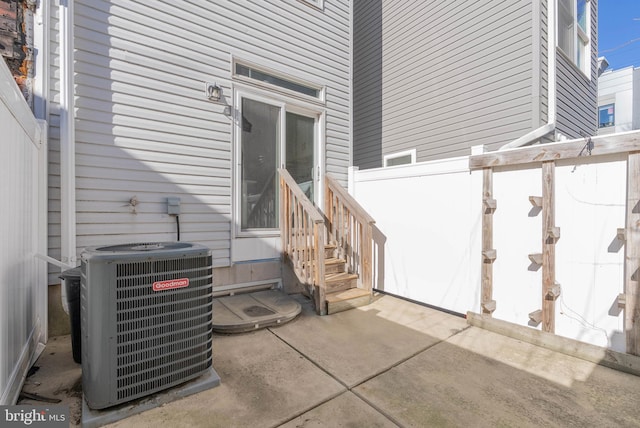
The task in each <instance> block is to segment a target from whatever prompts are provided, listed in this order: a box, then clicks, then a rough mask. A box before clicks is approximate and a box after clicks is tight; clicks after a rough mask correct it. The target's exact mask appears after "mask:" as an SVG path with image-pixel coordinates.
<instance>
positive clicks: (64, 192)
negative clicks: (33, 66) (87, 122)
mask: <svg viewBox="0 0 640 428" xmlns="http://www.w3.org/2000/svg"><path fill="white" fill-rule="evenodd" d="M58 12H59V13H58V16H59V19H60V21H59V26H60V32H59V44H60V203H61V204H60V215H61V220H60V229H61V231H60V239H61V245H60V252H61V259H62V262H63V263H64V264H66V265H72V266H75V265H76V264H77V260H76V163H75V152H76V150H75V126H74V116H75V115H74V108H75V105H74V77H73V75H74V69H73V0H60V6H59V9H58ZM61 294H62V307H63V308H64V309H65V311H68V305H67V299H66V292H65V289H64V287H62V290H61Z"/></svg>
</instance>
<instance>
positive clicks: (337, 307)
mask: <svg viewBox="0 0 640 428" xmlns="http://www.w3.org/2000/svg"><path fill="white" fill-rule="evenodd" d="M324 248H325V259H324V273H325V275H324V278H325V288H326V290H327V291H326V295H325V299H326V301H327V315H330V314H334V313H336V312H341V311H346V310H347V309H351V308H357V307H359V306H365V305H368V304H369V303H371V291H370V290H365V289H362V288H358V278H359V277H358V274H356V273H350V272H348V271H347V262H346V260H344V259H342V258H339V257H336V253H337V248H336V247H335V246H334V245H325V247H324Z"/></svg>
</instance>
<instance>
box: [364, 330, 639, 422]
mask: <svg viewBox="0 0 640 428" xmlns="http://www.w3.org/2000/svg"><path fill="white" fill-rule="evenodd" d="M490 349H491V350H492V351H487V350H490ZM544 351H545V350H542V349H541V348H538V347H535V346H533V345H530V344H527V343H524V342H520V341H517V340H514V339H510V338H507V337H504V336H500V335H496V334H494V333H491V332H487V331H484V330H480V329H477V328H475V327H474V328H471V329H467V330H465V331H464V332H462V333H460V334H458V335H456V336H454V337H452V338H450V339H449V340H447V341H446V342H442V343H439V344H437V345H435V346H433V347H431V348H429V349H428V350H426V351H425V352H422V353H421V354H420V355H417V356H415V357H414V358H412V359H410V360H408V361H406V362H404V363H403V364H400V365H398V366H397V367H394V368H393V369H391V370H389V371H388V372H386V373H384V374H382V375H380V376H378V377H376V378H374V379H372V380H370V381H368V382H366V383H364V384H363V385H360V386H358V387H357V388H355V389H354V391H355V392H356V393H357V394H358V395H361V396H362V397H363V398H364V399H365V400H367V401H368V402H369V403H371V404H372V405H374V406H376V407H377V408H382V409H385V413H387V414H389V415H390V417H392V418H393V419H394V420H395V421H398V422H399V423H400V424H401V425H404V426H475V427H495V426H517V427H524V426H531V427H534V426H535V427H540V426H545V427H547V426H549V427H552V426H554V427H568V426H576V427H578V426H579V427H586V426H594V427H595V426H598V427H599V426H603V427H604V426H640V419H639V417H640V413H639V412H638V408H637V406H636V404H635V403H636V402H637V399H636V397H638V394H640V381H639V379H638V378H637V377H635V376H630V375H627V374H624V373H620V372H616V371H615V370H611V369H608V368H605V367H601V366H597V365H595V364H593V363H588V362H584V361H581V360H577V359H575V358H573V357H568V356H566V355H562V354H558V353H553V352H552V353H549V354H547V353H546V352H544ZM571 364H575V365H576V366H577V369H575V370H573V371H571V370H569V367H570V366H571ZM531 366H534V367H537V368H536V369H534V370H530V369H529V368H530V367H531ZM554 374H557V375H558V377H559V378H560V380H561V381H560V382H556V381H553V380H550V379H551V378H553V376H554ZM567 376H572V377H574V378H575V379H574V380H573V382H572V386H571V387H568V386H566V385H565V381H566V378H567ZM390 391H394V393H390Z"/></svg>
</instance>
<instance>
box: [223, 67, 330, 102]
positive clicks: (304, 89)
mask: <svg viewBox="0 0 640 428" xmlns="http://www.w3.org/2000/svg"><path fill="white" fill-rule="evenodd" d="M234 73H235V76H242V77H246V78H248V79H249V80H251V81H253V82H254V83H255V82H262V83H267V84H269V85H272V86H277V87H279V88H284V89H286V90H287V91H289V92H293V93H297V94H302V95H306V96H308V97H313V98H317V99H320V100H321V99H322V97H323V91H322V88H320V87H317V86H314V85H310V84H306V83H301V82H296V81H293V80H292V79H288V78H286V77H283V76H277V75H276V73H271V72H268V71H265V70H260V69H258V68H255V67H252V66H249V65H245V64H240V63H235V65H234Z"/></svg>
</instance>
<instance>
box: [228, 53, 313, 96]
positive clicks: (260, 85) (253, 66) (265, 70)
mask: <svg viewBox="0 0 640 428" xmlns="http://www.w3.org/2000/svg"><path fill="white" fill-rule="evenodd" d="M238 64H240V65H243V66H245V67H249V68H251V69H254V70H258V71H261V72H263V73H266V74H270V75H272V76H275V77H278V78H280V79H283V80H287V81H289V82H292V83H297V84H299V85H302V86H306V87H309V88H313V89H316V90H317V91H318V96H317V97H314V96H311V95H307V94H303V93H301V92H297V91H294V90H292V89H288V88H285V87H282V86H278V85H274V84H271V83H267V82H263V81H261V80H257V79H252V78H250V77H247V76H243V75H241V74H237V73H236V65H238ZM231 75H232V77H233V80H234V81H238V82H242V83H246V84H247V85H251V86H254V87H256V88H260V89H265V90H268V91H269V92H278V93H280V94H282V95H285V96H287V97H290V98H297V99H299V100H302V101H306V102H309V103H314V104H317V105H322V106H324V105H325V101H326V87H325V86H324V85H319V84H317V83H313V82H309V81H306V80H302V79H299V78H297V77H293V76H291V75H290V74H287V73H284V72H281V71H277V70H273V69H270V68H267V67H264V66H261V65H259V64H256V63H254V62H251V61H248V60H245V59H242V58H237V57H232V59H231Z"/></svg>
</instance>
